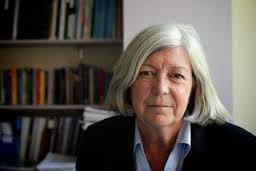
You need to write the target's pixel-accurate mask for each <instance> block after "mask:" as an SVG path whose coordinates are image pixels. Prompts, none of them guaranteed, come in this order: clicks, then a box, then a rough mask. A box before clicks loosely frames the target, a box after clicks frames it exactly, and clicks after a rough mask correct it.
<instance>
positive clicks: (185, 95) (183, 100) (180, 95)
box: [176, 87, 191, 110]
mask: <svg viewBox="0 0 256 171" xmlns="http://www.w3.org/2000/svg"><path fill="white" fill-rule="evenodd" d="M190 92H191V88H187V87H182V88H181V87H180V88H179V89H176V100H177V104H178V105H179V106H180V107H182V108H183V110H185V109H186V107H187V104H188V101H189V97H190Z"/></svg>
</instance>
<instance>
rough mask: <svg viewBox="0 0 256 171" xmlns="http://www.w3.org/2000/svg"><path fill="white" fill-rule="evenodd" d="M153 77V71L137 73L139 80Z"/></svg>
mask: <svg viewBox="0 0 256 171" xmlns="http://www.w3.org/2000/svg"><path fill="white" fill-rule="evenodd" d="M154 75H155V73H154V72H153V71H147V70H145V71H140V73H139V77H140V78H150V77H153V76H154Z"/></svg>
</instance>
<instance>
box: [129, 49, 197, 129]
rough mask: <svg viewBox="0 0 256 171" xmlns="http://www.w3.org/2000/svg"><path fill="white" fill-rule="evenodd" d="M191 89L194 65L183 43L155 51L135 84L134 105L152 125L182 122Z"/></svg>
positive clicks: (141, 117) (143, 119) (142, 119)
mask: <svg viewBox="0 0 256 171" xmlns="http://www.w3.org/2000/svg"><path fill="white" fill-rule="evenodd" d="M191 89H192V71H191V65H190V61H189V58H188V56H187V53H186V51H185V50H184V49H183V48H182V47H176V48H171V49H164V50H161V51H158V52H155V53H153V54H151V55H150V56H149V57H148V58H147V59H146V60H145V62H144V63H143V64H142V66H141V68H140V71H139V75H138V77H137V79H136V81H135V82H134V84H133V85H132V87H131V99H132V105H133V108H134V111H135V113H136V116H137V119H138V121H139V122H140V123H143V124H146V125H147V126H150V127H166V126H174V125H175V124H177V123H179V121H181V118H182V117H183V115H184V113H185V110H186V108H187V104H188V101H189V97H190V93H191Z"/></svg>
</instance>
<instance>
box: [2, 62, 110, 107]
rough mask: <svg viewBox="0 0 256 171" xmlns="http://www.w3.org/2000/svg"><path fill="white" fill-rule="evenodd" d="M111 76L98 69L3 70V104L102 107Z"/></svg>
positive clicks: (82, 66) (81, 66)
mask: <svg viewBox="0 0 256 171" xmlns="http://www.w3.org/2000/svg"><path fill="white" fill-rule="evenodd" d="M110 79H111V74H110V73H108V72H105V71H104V70H103V69H100V68H98V67H95V66H90V65H86V64H79V65H78V66H77V67H76V68H71V67H63V68H54V69H47V70H46V69H45V70H44V69H40V68H15V67H13V68H10V69H3V70H0V104H2V105H45V104H48V105H51V104H103V103H104V100H105V96H106V93H107V89H108V85H109V82H110Z"/></svg>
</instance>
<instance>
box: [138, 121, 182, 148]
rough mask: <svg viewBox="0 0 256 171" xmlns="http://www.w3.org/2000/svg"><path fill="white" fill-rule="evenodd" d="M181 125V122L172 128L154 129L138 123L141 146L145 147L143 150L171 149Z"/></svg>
mask: <svg viewBox="0 0 256 171" xmlns="http://www.w3.org/2000/svg"><path fill="white" fill-rule="evenodd" d="M181 125H182V121H180V122H178V123H176V124H174V125H172V126H164V127H157V128H156V127H150V126H146V125H145V124H143V123H141V122H138V127H139V131H140V134H141V139H142V142H143V146H145V148H147V147H150V146H151V147H153V146H154V148H157V149H172V148H173V146H174V144H175V141H176V138H177V135H178V132H179V129H180V127H181Z"/></svg>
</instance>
